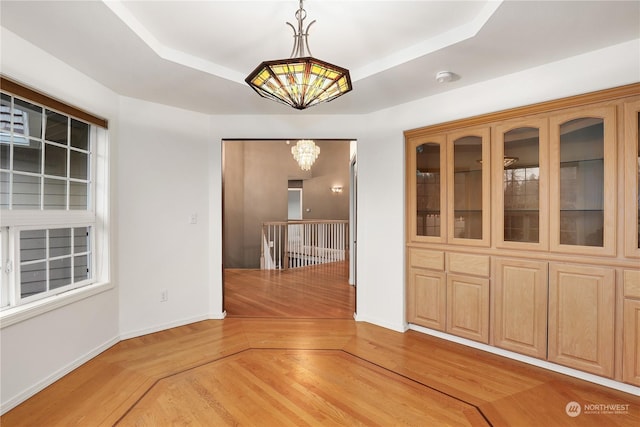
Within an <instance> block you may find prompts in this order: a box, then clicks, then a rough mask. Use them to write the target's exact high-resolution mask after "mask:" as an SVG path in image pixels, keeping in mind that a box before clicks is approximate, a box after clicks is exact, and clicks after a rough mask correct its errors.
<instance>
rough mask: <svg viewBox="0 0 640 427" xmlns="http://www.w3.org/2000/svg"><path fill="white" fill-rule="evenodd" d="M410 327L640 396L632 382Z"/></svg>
mask: <svg viewBox="0 0 640 427" xmlns="http://www.w3.org/2000/svg"><path fill="white" fill-rule="evenodd" d="M409 329H411V330H413V331H416V332H421V333H423V334H427V335H432V336H434V337H438V338H442V339H444V340H447V341H452V342H455V343H458V344H462V345H466V346H467V347H473V348H477V349H478V350H483V351H486V352H488V353H493V354H497V355H499V356H504V357H507V358H509V359H513V360H517V361H519V362H524V363H527V364H529V365H533V366H537V367H539V368H544V369H548V370H550V371H554V372H558V373H561V374H564V375H569V376H570V377H574V378H578V379H581V380H585V381H589V382H592V383H595V384H599V385H601V386H605V387H609V388H612V389H615V390H620V391H623V392H625V393H629V394H633V395H635V396H640V387H635V386H632V385H631V384H625V383H621V382H619V381H614V380H611V379H609V378H604V377H600V376H598V375H593V374H589V373H587V372H583V371H579V370H577V369H572V368H567V367H566V366H562V365H557V364H555V363H551V362H547V361H546V360H540V359H536V358H535V357H529V356H525V355H523V354H519V353H515V352H513V351H509V350H503V349H501V348H498V347H493V346H490V345H487V344H482V343H479V342H476V341H472V340H468V339H466V338H460V337H457V336H455V335H450V334H447V333H444V332H440V331H435V330H433V329H429V328H424V327H422V326H418V325H413V324H410V325H409Z"/></svg>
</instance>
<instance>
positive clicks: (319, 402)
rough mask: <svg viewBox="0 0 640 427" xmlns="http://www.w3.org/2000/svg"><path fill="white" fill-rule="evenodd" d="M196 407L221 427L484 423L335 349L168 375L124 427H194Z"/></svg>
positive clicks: (257, 356)
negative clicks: (191, 409)
mask: <svg viewBox="0 0 640 427" xmlns="http://www.w3.org/2000/svg"><path fill="white" fill-rule="evenodd" d="M194 390H198V392H194ZM238 396H242V397H241V398H240V399H239V398H238ZM231 397H232V398H231ZM194 400H196V402H195V403H194ZM204 402H206V403H205V404H202V403H204ZM194 404H195V405H197V406H199V407H200V411H198V412H201V411H204V412H205V413H210V414H211V420H215V421H216V423H219V424H216V425H235V423H238V424H240V425H269V426H270V425H278V426H284V425H292V426H300V425H309V426H315V425H348V426H352V425H365V426H375V425H380V426H388V425H440V426H464V425H487V423H486V421H485V420H484V419H483V418H482V417H481V416H480V415H478V416H477V417H476V419H475V422H474V423H470V422H469V420H468V419H467V417H466V415H465V413H464V411H465V410H467V409H469V405H467V404H464V403H462V402H460V401H457V400H455V399H452V398H450V397H448V396H445V395H443V394H440V393H438V392H435V391H434V390H431V389H429V388H426V387H423V386H421V385H419V384H417V383H415V382H413V381H411V380H409V379H407V378H405V377H402V376H399V375H397V374H394V373H392V372H390V371H387V370H384V369H382V368H379V367H377V366H375V365H372V364H370V363H368V362H365V361H363V360H361V359H359V358H355V357H353V356H350V355H348V354H346V353H344V352H341V351H333V350H329V351H326V350H323V351H318V350H313V351H310V350H297V351H283V350H251V351H247V352H243V353H240V354H237V355H234V356H232V357H229V358H226V359H224V360H222V361H219V362H213V363H211V364H208V365H206V366H202V367H199V368H197V369H194V370H191V371H189V372H186V373H184V374H181V375H177V376H174V377H171V378H167V379H166V380H163V381H162V382H161V383H160V384H158V385H156V387H154V389H153V390H152V392H150V393H148V394H147V395H146V396H145V397H144V398H143V399H142V400H141V402H139V403H138V405H136V408H135V409H134V410H132V411H131V412H130V413H128V414H127V415H126V416H125V417H124V418H123V420H122V422H121V423H120V425H123V426H128V425H176V424H177V423H180V424H183V425H184V424H187V425H189V424H194V423H197V422H199V421H201V420H202V419H203V418H202V415H201V414H200V417H201V418H200V419H196V418H194V417H192V415H191V414H190V413H188V412H187V411H185V410H184V409H182V408H189V407H193V406H194ZM167 407H169V408H175V410H172V411H166V408H167ZM219 408H224V410H225V411H226V413H227V414H228V415H229V416H230V418H231V419H229V416H228V417H226V421H224V420H223V418H222V417H219V416H218V410H219ZM165 416H166V418H164V417H165ZM204 418H205V419H206V417H204ZM229 421H230V422H229ZM153 423H155V424H153ZM223 423H224V424H223Z"/></svg>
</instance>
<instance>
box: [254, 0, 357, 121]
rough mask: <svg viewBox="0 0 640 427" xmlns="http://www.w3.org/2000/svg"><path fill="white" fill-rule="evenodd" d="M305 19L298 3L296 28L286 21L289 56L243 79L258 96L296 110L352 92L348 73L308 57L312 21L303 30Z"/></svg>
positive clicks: (265, 64)
mask: <svg viewBox="0 0 640 427" xmlns="http://www.w3.org/2000/svg"><path fill="white" fill-rule="evenodd" d="M306 17H307V12H306V11H305V10H304V8H303V5H302V0H300V8H299V9H298V11H297V12H296V19H297V21H298V29H297V30H296V28H295V27H294V26H293V25H292V24H291V23H289V22H287V25H289V26H290V27H291V29H292V30H293V38H294V43H293V50H292V51H291V57H290V58H289V59H278V60H275V61H264V62H262V63H261V64H260V65H258V66H257V67H256V69H255V70H253V72H252V73H251V74H249V76H248V77H247V78H246V79H245V81H246V82H247V83H248V84H249V86H251V87H252V88H253V90H255V91H256V92H257V93H258V95H260V96H262V97H264V98H268V99H272V100H274V101H276V102H280V103H283V104H287V105H289V106H291V107H293V108H296V109H298V110H304V109H305V108H308V107H312V106H314V105H318V104H319V103H321V102H329V101H332V100H334V99H336V98H337V97H339V96H341V95H344V94H345V93H347V92H349V91H350V90H351V89H352V85H351V77H350V76H349V70H347V69H345V68H342V67H338V66H337V65H333V64H329V63H328V62H325V61H321V60H319V59H315V58H313V57H312V56H311V50H310V49H309V41H308V36H309V28H310V27H311V25H313V24H314V23H315V22H316V21H315V20H313V21H311V23H310V24H309V25H308V26H307V28H306V29H305V30H304V31H303V22H304V20H305V18H306ZM307 52H308V54H309V56H307Z"/></svg>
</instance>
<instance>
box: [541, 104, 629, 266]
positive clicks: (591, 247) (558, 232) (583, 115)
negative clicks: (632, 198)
mask: <svg viewBox="0 0 640 427" xmlns="http://www.w3.org/2000/svg"><path fill="white" fill-rule="evenodd" d="M551 132H552V159H551V164H552V182H551V185H552V199H551V201H552V205H551V221H552V224H551V230H553V233H552V235H551V242H552V247H553V249H555V250H559V251H563V252H576V253H594V254H595V253H600V254H613V253H614V252H615V212H616V205H615V198H616V169H615V164H616V150H615V146H616V144H615V137H616V134H615V107H611V108H610V107H602V108H595V109H592V110H586V111H585V110H583V111H580V112H576V113H573V114H571V113H568V114H565V115H562V116H557V117H554V118H553V119H552V123H551Z"/></svg>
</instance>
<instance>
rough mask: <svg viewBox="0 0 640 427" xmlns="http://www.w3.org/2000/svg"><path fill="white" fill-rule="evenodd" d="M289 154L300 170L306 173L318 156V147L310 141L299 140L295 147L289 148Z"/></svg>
mask: <svg viewBox="0 0 640 427" xmlns="http://www.w3.org/2000/svg"><path fill="white" fill-rule="evenodd" d="M291 154H293V158H294V159H296V162H298V165H299V166H300V169H302V170H303V171H308V170H309V169H311V165H312V164H313V162H315V161H316V159H317V158H318V156H319V155H320V147H318V146H317V145H316V144H315V142H313V141H312V140H310V139H301V140H300V141H298V142H297V143H296V145H294V146H293V147H291Z"/></svg>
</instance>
